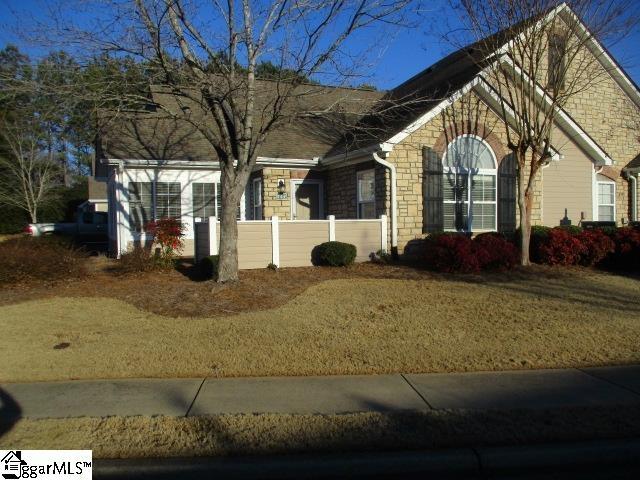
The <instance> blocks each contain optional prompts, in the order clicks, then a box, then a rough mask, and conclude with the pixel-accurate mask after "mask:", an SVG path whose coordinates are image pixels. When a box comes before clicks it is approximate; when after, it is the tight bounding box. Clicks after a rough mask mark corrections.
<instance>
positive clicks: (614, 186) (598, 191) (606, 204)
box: [593, 174, 617, 222]
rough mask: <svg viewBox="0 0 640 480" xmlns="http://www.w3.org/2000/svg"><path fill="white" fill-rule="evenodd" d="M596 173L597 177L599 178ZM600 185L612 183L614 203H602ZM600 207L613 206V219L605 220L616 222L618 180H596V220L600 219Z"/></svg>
mask: <svg viewBox="0 0 640 480" xmlns="http://www.w3.org/2000/svg"><path fill="white" fill-rule="evenodd" d="M597 178H598V177H597V174H596V179H597ZM600 185H612V186H613V203H600ZM600 207H613V220H603V221H606V222H609V221H611V222H615V221H616V218H617V212H616V182H614V181H613V180H604V181H603V180H596V194H595V212H594V215H593V217H594V218H595V219H596V221H600Z"/></svg>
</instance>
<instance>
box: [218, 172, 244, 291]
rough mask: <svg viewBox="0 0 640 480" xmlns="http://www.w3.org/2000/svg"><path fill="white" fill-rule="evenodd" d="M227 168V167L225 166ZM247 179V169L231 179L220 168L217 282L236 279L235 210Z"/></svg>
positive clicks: (236, 239)
mask: <svg viewBox="0 0 640 480" xmlns="http://www.w3.org/2000/svg"><path fill="white" fill-rule="evenodd" d="M225 168H227V167H225ZM248 181H249V171H248V170H247V172H236V173H235V176H234V178H233V180H232V179H231V176H230V175H228V174H227V173H226V172H225V169H224V168H223V170H222V175H221V180H220V185H221V187H222V199H221V202H222V212H221V215H220V217H221V218H220V250H219V255H220V257H219V258H220V260H219V262H218V282H234V281H236V280H238V220H237V218H236V212H237V209H238V202H239V201H240V199H241V198H242V192H244V189H245V187H246V185H247V182H248Z"/></svg>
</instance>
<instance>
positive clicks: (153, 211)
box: [127, 180, 184, 233]
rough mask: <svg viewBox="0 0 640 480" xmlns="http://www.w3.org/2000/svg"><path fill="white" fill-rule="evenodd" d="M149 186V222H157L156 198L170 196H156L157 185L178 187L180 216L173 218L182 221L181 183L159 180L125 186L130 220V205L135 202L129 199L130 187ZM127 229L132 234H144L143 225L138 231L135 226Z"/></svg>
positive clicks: (132, 182)
mask: <svg viewBox="0 0 640 480" xmlns="http://www.w3.org/2000/svg"><path fill="white" fill-rule="evenodd" d="M136 183H137V184H141V185H142V184H151V212H150V213H151V218H150V219H149V221H155V220H159V217H158V196H159V195H160V196H162V197H170V196H171V194H170V193H167V194H158V184H159V183H162V184H167V185H171V184H177V185H178V189H179V190H180V197H179V202H178V207H179V209H180V214H179V215H178V216H177V217H175V218H179V219H182V213H183V212H182V202H183V200H184V197H183V192H182V183H181V182H171V181H164V180H162V181H160V180H153V181H151V182H148V181H147V182H139V181H130V182H128V184H127V203H128V208H129V216H130V218H133V211H132V209H131V208H132V205H133V204H134V203H136V202H133V201H132V197H131V185H132V184H136ZM129 229H130V230H131V231H133V232H137V233H144V225H140V229H139V230H138V229H137V228H136V226H135V225H133V224H131V222H130V225H129Z"/></svg>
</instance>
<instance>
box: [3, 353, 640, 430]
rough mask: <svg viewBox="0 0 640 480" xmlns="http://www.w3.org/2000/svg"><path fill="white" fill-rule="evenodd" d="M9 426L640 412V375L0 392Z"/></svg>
mask: <svg viewBox="0 0 640 480" xmlns="http://www.w3.org/2000/svg"><path fill="white" fill-rule="evenodd" d="M0 402H1V403H0V416H1V417H6V418H9V417H14V418H15V417H23V418H64V417H82V416H98V417H104V416H113V415H121V416H128V415H170V416H193V415H211V414H222V413H230V414H233V413H291V414H314V413H318V414H332V413H349V412H371V411H376V412H381V411H382V412H384V411H402V410H427V409H457V408H469V409H514V408H524V409H545V408H558V407H574V406H614V405H629V404H640V365H634V366H620V367H596V368H584V369H562V370H522V371H507V372H481V373H452V374H394V375H369V376H364V375H354V376H331V377H265V378H229V379H214V378H195V379H131V380H96V381H70V382H42V383H13V384H2V385H0Z"/></svg>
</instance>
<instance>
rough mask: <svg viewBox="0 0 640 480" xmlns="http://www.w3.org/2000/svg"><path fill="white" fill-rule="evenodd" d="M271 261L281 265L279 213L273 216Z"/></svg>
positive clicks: (278, 265) (277, 265)
mask: <svg viewBox="0 0 640 480" xmlns="http://www.w3.org/2000/svg"><path fill="white" fill-rule="evenodd" d="M271 263H273V264H274V265H275V266H276V267H280V228H279V226H278V216H277V215H274V216H273V217H271Z"/></svg>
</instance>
